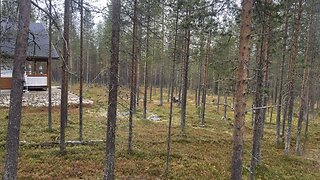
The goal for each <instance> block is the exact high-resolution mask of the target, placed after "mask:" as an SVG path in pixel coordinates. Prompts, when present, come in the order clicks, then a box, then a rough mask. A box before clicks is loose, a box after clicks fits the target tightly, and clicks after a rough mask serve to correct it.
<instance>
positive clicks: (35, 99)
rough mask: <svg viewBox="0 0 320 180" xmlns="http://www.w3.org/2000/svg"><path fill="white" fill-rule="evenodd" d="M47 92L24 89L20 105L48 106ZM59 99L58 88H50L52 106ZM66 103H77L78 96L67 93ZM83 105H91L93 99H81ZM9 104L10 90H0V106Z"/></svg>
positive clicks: (58, 103)
mask: <svg viewBox="0 0 320 180" xmlns="http://www.w3.org/2000/svg"><path fill="white" fill-rule="evenodd" d="M48 98H49V93H48V91H31V90H29V91H24V93H23V97H22V106H29V107H48V104H49V100H48ZM60 100H61V90H60V89H59V88H52V93H51V102H52V106H59V105H60ZM68 104H69V105H77V104H79V97H78V96H77V95H75V94H73V93H70V92H69V94H68ZM83 104H84V105H91V104H93V101H91V100H86V99H84V100H83ZM9 105H10V91H9V90H1V91H0V107H9Z"/></svg>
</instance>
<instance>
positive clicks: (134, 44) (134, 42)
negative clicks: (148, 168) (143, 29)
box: [128, 0, 138, 153]
mask: <svg viewBox="0 0 320 180" xmlns="http://www.w3.org/2000/svg"><path fill="white" fill-rule="evenodd" d="M137 3H138V2H137V0H135V1H134V15H133V32H132V37H133V39H132V63H131V90H130V112H129V135H128V153H131V152H132V118H133V113H134V106H135V103H136V101H135V98H136V77H135V76H136V75H135V73H136V67H135V66H136V61H137V53H138V52H137V51H136V50H137V43H138V42H137V40H138V39H137V21H138V19H137V9H138V4H137Z"/></svg>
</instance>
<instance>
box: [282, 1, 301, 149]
mask: <svg viewBox="0 0 320 180" xmlns="http://www.w3.org/2000/svg"><path fill="white" fill-rule="evenodd" d="M302 3H303V1H302V0H298V9H297V15H296V18H295V21H294V32H293V41H292V51H291V55H290V61H289V64H288V65H289V67H288V86H287V92H289V94H288V95H289V98H288V101H287V104H288V105H289V106H288V107H289V109H288V127H287V132H286V141H285V151H284V152H285V155H288V154H289V151H290V139H291V125H292V115H293V102H294V81H295V80H294V71H295V64H296V59H297V54H298V40H299V36H300V24H301V22H300V20H301V15H302Z"/></svg>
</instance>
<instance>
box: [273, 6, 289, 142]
mask: <svg viewBox="0 0 320 180" xmlns="http://www.w3.org/2000/svg"><path fill="white" fill-rule="evenodd" d="M284 16H285V25H284V32H283V33H284V34H283V46H282V61H281V68H280V71H281V73H280V74H281V75H280V84H279V86H280V87H279V97H278V103H277V119H276V124H277V128H276V129H277V135H276V143H277V145H280V126H281V123H280V119H281V109H282V108H284V106H283V103H282V98H283V81H284V71H285V68H284V66H285V60H286V54H287V38H288V20H289V2H286V13H285V15H284ZM284 122H285V119H284ZM284 122H283V123H282V124H284ZM283 127H284V126H283ZM282 140H283V142H284V129H283V131H282Z"/></svg>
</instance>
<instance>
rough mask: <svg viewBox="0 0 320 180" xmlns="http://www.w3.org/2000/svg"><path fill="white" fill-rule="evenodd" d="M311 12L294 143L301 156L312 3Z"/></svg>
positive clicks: (312, 4) (311, 28) (311, 32)
mask: <svg viewBox="0 0 320 180" xmlns="http://www.w3.org/2000/svg"><path fill="white" fill-rule="evenodd" d="M310 7H311V12H310V14H309V15H310V17H309V18H310V19H309V25H308V28H309V30H308V34H307V45H306V50H305V56H304V69H303V78H302V86H301V94H300V107H299V116H298V130H297V141H296V153H297V155H301V154H302V149H301V129H302V121H303V119H304V116H305V110H306V106H307V102H308V101H306V98H307V89H308V80H309V76H308V75H309V67H308V64H309V63H308V58H309V50H310V46H311V34H314V32H313V17H314V1H313V0H312V2H311V3H310Z"/></svg>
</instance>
